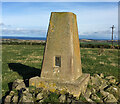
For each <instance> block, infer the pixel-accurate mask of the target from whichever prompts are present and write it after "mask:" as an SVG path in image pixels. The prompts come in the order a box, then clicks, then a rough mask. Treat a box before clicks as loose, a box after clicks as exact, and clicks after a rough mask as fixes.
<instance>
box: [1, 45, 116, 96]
mask: <svg viewBox="0 0 120 104" xmlns="http://www.w3.org/2000/svg"><path fill="white" fill-rule="evenodd" d="M100 51H101V49H100V48H81V59H82V70H83V72H84V73H90V74H91V75H92V74H93V73H98V74H99V73H104V75H114V76H115V77H116V78H117V77H118V50H117V49H104V51H102V53H101V54H100V55H99V52H100ZM43 53H44V46H43V45H2V94H3V95H2V96H4V95H5V93H6V92H7V91H9V89H11V85H12V82H13V81H14V80H15V79H18V78H20V79H24V80H25V82H26V83H27V81H28V79H29V78H31V77H34V76H39V75H40V72H41V71H40V70H41V65H42V60H43Z"/></svg>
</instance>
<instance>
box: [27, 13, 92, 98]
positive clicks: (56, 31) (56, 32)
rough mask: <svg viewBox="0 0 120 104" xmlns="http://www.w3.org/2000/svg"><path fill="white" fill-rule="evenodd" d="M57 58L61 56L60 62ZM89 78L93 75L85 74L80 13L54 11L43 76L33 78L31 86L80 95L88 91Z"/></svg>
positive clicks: (30, 81)
mask: <svg viewBox="0 0 120 104" xmlns="http://www.w3.org/2000/svg"><path fill="white" fill-rule="evenodd" d="M55 57H60V59H61V61H59V62H60V64H58V65H56V64H55V62H56V61H55ZM89 78H90V75H89V74H82V69H81V57H80V45H79V37H78V28H77V19H76V15H75V14H74V13H71V12H52V13H51V18H50V24H49V28H48V33H47V42H46V48H45V53H44V60H43V65H42V72H41V77H34V78H31V79H30V80H29V86H36V87H37V88H39V87H42V88H44V89H48V90H50V91H52V92H54V91H56V90H57V89H59V90H61V91H66V92H69V93H71V94H73V95H74V96H76V97H79V95H80V94H81V92H83V93H84V92H85V90H86V87H87V84H88V81H89Z"/></svg>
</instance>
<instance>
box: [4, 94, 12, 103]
mask: <svg viewBox="0 0 120 104" xmlns="http://www.w3.org/2000/svg"><path fill="white" fill-rule="evenodd" d="M11 98H12V96H10V95H8V96H6V98H5V101H4V102H5V103H6V104H8V103H10V102H11Z"/></svg>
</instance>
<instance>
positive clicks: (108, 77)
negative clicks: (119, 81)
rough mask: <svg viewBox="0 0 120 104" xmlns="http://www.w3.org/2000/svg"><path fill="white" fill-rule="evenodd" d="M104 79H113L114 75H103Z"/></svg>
mask: <svg viewBox="0 0 120 104" xmlns="http://www.w3.org/2000/svg"><path fill="white" fill-rule="evenodd" d="M105 79H108V80H110V79H115V77H114V76H107V77H105Z"/></svg>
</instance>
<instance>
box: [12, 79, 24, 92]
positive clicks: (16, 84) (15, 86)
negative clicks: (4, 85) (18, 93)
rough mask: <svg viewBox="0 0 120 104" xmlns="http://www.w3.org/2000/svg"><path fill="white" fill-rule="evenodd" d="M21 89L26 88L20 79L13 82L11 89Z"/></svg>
mask: <svg viewBox="0 0 120 104" xmlns="http://www.w3.org/2000/svg"><path fill="white" fill-rule="evenodd" d="M21 88H26V86H25V83H24V81H23V80H22V79H17V80H15V81H14V82H13V85H12V89H16V90H20V89H21Z"/></svg>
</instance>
